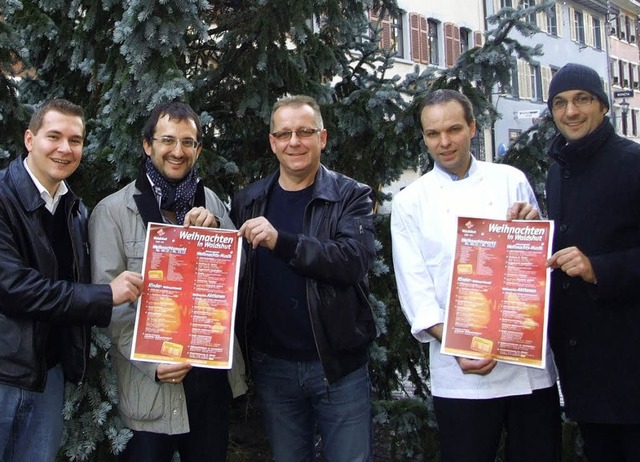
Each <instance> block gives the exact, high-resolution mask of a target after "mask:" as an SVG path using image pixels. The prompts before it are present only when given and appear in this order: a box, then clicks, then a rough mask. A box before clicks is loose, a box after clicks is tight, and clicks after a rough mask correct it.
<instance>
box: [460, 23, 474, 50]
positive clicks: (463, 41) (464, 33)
mask: <svg viewBox="0 0 640 462" xmlns="http://www.w3.org/2000/svg"><path fill="white" fill-rule="evenodd" d="M470 39H471V31H470V30H469V29H465V28H464V27H461V28H460V54H462V53H464V52H465V51H469V48H470V46H469V40H470Z"/></svg>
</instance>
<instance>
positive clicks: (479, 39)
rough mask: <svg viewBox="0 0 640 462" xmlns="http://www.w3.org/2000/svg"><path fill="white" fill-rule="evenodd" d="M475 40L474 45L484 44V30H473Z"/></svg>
mask: <svg viewBox="0 0 640 462" xmlns="http://www.w3.org/2000/svg"><path fill="white" fill-rule="evenodd" d="M473 42H474V45H475V46H477V47H481V46H482V32H480V31H478V30H477V31H474V32H473Z"/></svg>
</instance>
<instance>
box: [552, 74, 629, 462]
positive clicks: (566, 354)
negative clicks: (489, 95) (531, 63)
mask: <svg viewBox="0 0 640 462" xmlns="http://www.w3.org/2000/svg"><path fill="white" fill-rule="evenodd" d="M548 105H549V109H550V110H551V112H552V114H553V120H554V122H555V124H556V126H557V127H558V130H559V131H560V134H559V135H558V137H557V138H556V139H555V140H554V141H553V144H552V145H551V149H550V155H551V156H552V157H553V158H554V159H555V160H556V162H555V163H554V164H553V165H552V166H551V168H550V169H549V173H548V177H547V199H548V205H549V218H550V219H553V220H555V223H556V225H555V229H556V232H555V237H554V252H555V253H554V254H553V256H552V257H551V258H550V259H549V261H548V265H549V267H551V268H552V269H553V270H554V271H553V276H552V289H551V319H550V336H551V345H552V348H553V352H554V355H555V358H556V363H557V366H558V370H559V372H560V384H561V387H562V392H563V395H564V399H565V406H566V412H567V415H568V416H569V417H570V418H572V419H573V420H575V421H576V422H577V423H578V424H579V427H580V430H581V433H582V436H583V439H584V442H585V451H586V453H587V456H588V458H589V461H590V462H600V461H602V462H604V461H606V462H615V461H638V460H640V359H639V358H638V353H640V297H639V296H638V292H637V289H638V287H640V145H639V144H636V143H634V142H632V141H630V140H627V139H626V138H623V137H621V136H618V135H617V134H616V133H615V130H614V127H613V126H612V125H611V123H610V122H609V119H608V118H607V117H605V114H606V112H607V111H608V109H609V101H608V99H607V96H606V94H605V92H604V89H603V85H602V82H601V81H600V77H599V76H598V74H597V73H596V72H595V71H594V70H593V69H591V68H589V67H586V66H582V65H578V64H567V65H566V66H564V67H563V68H562V69H560V70H559V71H558V72H557V73H556V74H555V76H554V77H553V79H552V80H551V84H550V87H549V100H548Z"/></svg>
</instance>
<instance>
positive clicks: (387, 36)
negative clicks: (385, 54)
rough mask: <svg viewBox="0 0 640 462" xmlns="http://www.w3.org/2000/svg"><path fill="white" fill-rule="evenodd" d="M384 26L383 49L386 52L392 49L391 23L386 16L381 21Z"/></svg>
mask: <svg viewBox="0 0 640 462" xmlns="http://www.w3.org/2000/svg"><path fill="white" fill-rule="evenodd" d="M380 25H381V26H382V44H381V45H382V48H384V49H385V50H390V49H391V21H390V20H389V17H388V16H385V17H384V18H382V20H381V21H380Z"/></svg>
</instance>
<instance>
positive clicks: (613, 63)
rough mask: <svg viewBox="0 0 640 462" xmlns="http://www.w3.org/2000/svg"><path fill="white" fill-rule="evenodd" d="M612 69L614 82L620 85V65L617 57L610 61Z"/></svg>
mask: <svg viewBox="0 0 640 462" xmlns="http://www.w3.org/2000/svg"><path fill="white" fill-rule="evenodd" d="M610 71H611V75H612V76H613V84H614V85H620V65H619V64H618V60H617V59H612V60H611V63H610Z"/></svg>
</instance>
